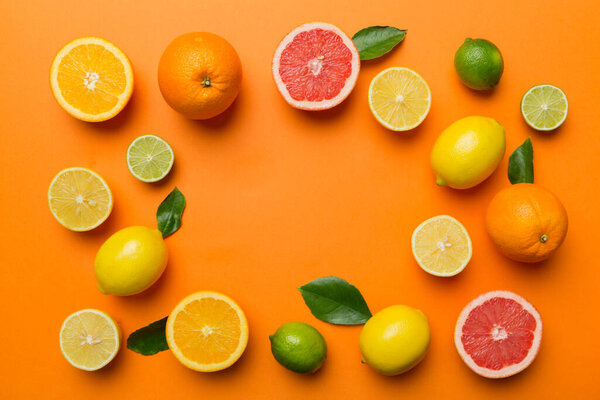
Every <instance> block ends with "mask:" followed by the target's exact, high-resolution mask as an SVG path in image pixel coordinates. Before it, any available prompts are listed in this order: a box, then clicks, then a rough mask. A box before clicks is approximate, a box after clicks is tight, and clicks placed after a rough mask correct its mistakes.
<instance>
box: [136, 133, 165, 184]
mask: <svg viewBox="0 0 600 400" xmlns="http://www.w3.org/2000/svg"><path fill="white" fill-rule="evenodd" d="M174 159H175V156H174V155H173V149H171V146H169V143H167V142H166V141H165V140H164V139H161V138H159V137H158V136H155V135H144V136H140V137H138V138H136V139H135V140H134V141H133V142H131V144H130V145H129V148H127V166H128V167H129V171H130V172H131V173H132V174H133V176H135V177H136V178H138V179H139V180H140V181H142V182H157V181H160V180H161V179H162V178H164V177H165V176H167V174H168V173H169V171H171V168H172V167H173V161H174Z"/></svg>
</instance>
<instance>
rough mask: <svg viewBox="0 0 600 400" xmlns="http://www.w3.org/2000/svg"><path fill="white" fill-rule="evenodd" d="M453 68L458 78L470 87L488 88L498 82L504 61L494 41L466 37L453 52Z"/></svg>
mask: <svg viewBox="0 0 600 400" xmlns="http://www.w3.org/2000/svg"><path fill="white" fill-rule="evenodd" d="M454 68H455V69H456V73H457V74H458V77H459V78H460V80H461V81H462V82H463V83H464V84H465V85H467V86H468V87H470V88H471V89H475V90H488V89H491V88H493V87H494V86H496V85H497V84H498V82H500V77H501V76H502V72H503V71H504V61H503V60H502V54H500V50H498V47H496V45H495V44H494V43H492V42H490V41H489V40H485V39H471V38H467V39H466V40H465V42H464V43H463V44H462V46H460V47H459V48H458V50H457V51H456V54H454Z"/></svg>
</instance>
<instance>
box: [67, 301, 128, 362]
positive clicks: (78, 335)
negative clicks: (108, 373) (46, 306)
mask: <svg viewBox="0 0 600 400" xmlns="http://www.w3.org/2000/svg"><path fill="white" fill-rule="evenodd" d="M120 346H121V331H120V330H119V326H118V325H117V323H116V322H115V321H114V320H113V319H112V318H111V317H110V315H108V314H106V313H104V312H102V311H99V310H94V309H86V310H81V311H77V312H75V313H73V314H71V315H69V316H68V317H67V319H65V322H63V325H62V328H61V329H60V350H61V352H62V354H63V356H65V358H66V359H67V361H68V362H69V363H71V365H73V366H74V367H76V368H79V369H83V370H85V371H96V370H98V369H100V368H102V367H104V366H105V365H106V364H108V363H109V362H110V361H111V360H112V359H113V358H115V356H116V355H117V352H118V351H119V348H120Z"/></svg>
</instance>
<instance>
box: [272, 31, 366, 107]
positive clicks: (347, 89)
mask: <svg viewBox="0 0 600 400" xmlns="http://www.w3.org/2000/svg"><path fill="white" fill-rule="evenodd" d="M312 29H323V30H330V31H333V32H334V33H335V34H337V35H338V36H339V37H340V38H341V39H342V41H343V43H344V44H345V45H346V47H347V48H348V49H349V50H350V52H351V53H352V72H351V73H350V76H349V77H348V78H347V79H346V83H345V85H344V87H343V88H342V90H341V91H340V92H339V93H338V94H337V95H336V96H335V97H334V98H332V99H329V100H322V101H307V100H300V101H299V100H295V99H293V98H292V96H291V95H290V94H289V92H288V91H287V89H286V86H285V83H284V82H283V80H282V79H281V76H280V74H279V60H280V58H281V53H283V51H284V50H285V48H286V47H287V46H288V45H289V44H290V43H291V42H292V41H293V40H294V38H295V37H296V36H297V35H298V34H299V33H301V32H304V31H310V30H312ZM272 70H273V78H274V79H275V84H276V86H277V89H278V90H279V92H280V93H281V95H282V96H283V98H284V99H285V101H286V102H287V103H288V104H289V105H291V106H292V107H294V108H298V109H300V110H306V111H320V110H327V109H330V108H332V107H335V106H337V105H338V104H340V103H341V102H343V101H344V100H345V99H346V97H348V96H349V95H350V93H351V92H352V89H354V86H355V84H356V80H357V78H358V72H359V70H360V58H359V54H358V50H357V48H356V46H355V45H354V42H353V41H352V39H350V38H349V37H348V36H347V35H346V34H345V33H344V32H343V31H342V30H341V29H340V28H338V27H337V26H335V25H332V24H329V23H327V22H309V23H307V24H304V25H300V26H299V27H297V28H295V29H294V30H293V31H291V32H290V33H288V34H287V36H286V37H284V38H283V40H282V41H281V43H279V46H278V47H277V50H276V51H275V55H274V56H273V65H272Z"/></svg>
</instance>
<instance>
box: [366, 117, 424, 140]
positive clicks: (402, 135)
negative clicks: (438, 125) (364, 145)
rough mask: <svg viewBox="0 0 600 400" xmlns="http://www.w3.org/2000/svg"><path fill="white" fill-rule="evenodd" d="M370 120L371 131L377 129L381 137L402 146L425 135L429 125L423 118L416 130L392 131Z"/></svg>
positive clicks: (373, 119) (374, 120)
mask: <svg viewBox="0 0 600 400" xmlns="http://www.w3.org/2000/svg"><path fill="white" fill-rule="evenodd" d="M371 120H372V121H371V123H372V124H373V126H374V128H373V129H377V130H378V131H379V132H381V133H382V134H383V135H385V137H386V138H388V139H389V140H390V141H392V142H396V143H403V144H405V143H407V142H413V141H415V140H417V139H418V138H419V137H420V136H421V135H424V134H425V133H424V132H426V131H427V129H429V125H430V123H429V122H428V118H427V117H425V119H424V120H423V122H421V124H420V125H419V126H417V127H416V128H413V129H411V130H409V131H393V130H391V129H387V128H386V127H385V126H383V125H381V124H380V123H379V122H378V121H377V120H376V119H375V117H372V118H371ZM375 125H376V126H377V128H375Z"/></svg>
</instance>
